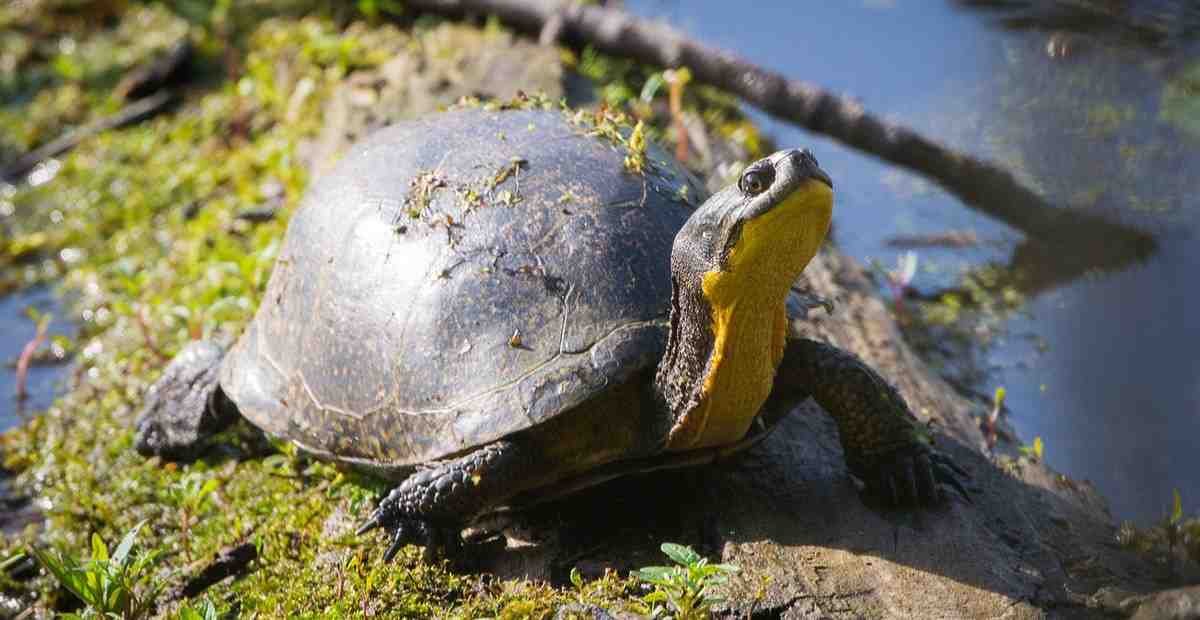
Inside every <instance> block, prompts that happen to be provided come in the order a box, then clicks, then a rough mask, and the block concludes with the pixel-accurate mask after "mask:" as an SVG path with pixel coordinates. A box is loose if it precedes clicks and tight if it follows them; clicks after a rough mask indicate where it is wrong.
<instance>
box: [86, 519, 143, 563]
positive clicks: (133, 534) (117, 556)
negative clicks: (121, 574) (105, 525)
mask: <svg viewBox="0 0 1200 620" xmlns="http://www.w3.org/2000/svg"><path fill="white" fill-rule="evenodd" d="M145 524H146V522H145V521H140V522H139V523H138V524H137V525H135V526H133V529H132V530H129V533H128V534H126V535H125V538H122V539H121V544H119V545H117V550H116V552H115V553H113V556H112V560H113V562H114V563H116V564H119V565H122V566H123V565H124V564H125V559H126V558H127V557H129V550H130V549H133V542H134V540H136V539H137V535H138V531H140V530H141V529H142V526H143V525H145ZM94 543H95V539H93V544H94ZM101 544H103V543H101Z"/></svg>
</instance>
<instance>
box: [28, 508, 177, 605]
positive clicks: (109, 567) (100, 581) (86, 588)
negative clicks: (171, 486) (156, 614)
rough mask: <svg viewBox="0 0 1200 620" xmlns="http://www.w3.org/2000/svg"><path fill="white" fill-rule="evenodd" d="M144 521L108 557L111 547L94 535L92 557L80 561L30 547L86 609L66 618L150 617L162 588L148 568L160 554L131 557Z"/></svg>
mask: <svg viewBox="0 0 1200 620" xmlns="http://www.w3.org/2000/svg"><path fill="white" fill-rule="evenodd" d="M144 524H145V522H144V521H143V522H141V523H138V524H137V525H136V526H134V528H133V529H132V530H130V531H129V533H128V534H126V535H125V538H123V539H121V543H120V544H119V545H117V549H116V551H114V552H113V553H112V555H109V553H108V545H106V544H104V541H103V540H102V539H101V538H100V536H99V535H98V534H92V557H91V558H90V559H88V560H80V559H79V558H76V557H75V556H73V555H71V554H70V553H69V552H66V551H62V550H57V551H54V552H49V551H43V550H41V549H37V548H35V547H32V546H31V547H29V554H30V555H32V556H33V557H35V558H37V561H38V562H39V563H40V564H41V565H42V566H43V567H45V569H46V570H47V571H49V572H50V574H52V575H54V578H55V579H57V580H58V581H59V583H61V584H62V585H63V587H65V588H66V589H67V590H69V591H70V592H71V593H72V594H74V595H75V596H76V597H78V598H79V600H80V601H82V602H83V604H84V605H86V606H87V608H86V609H85V610H84V612H83V613H82V614H65V615H64V616H63V617H65V618H127V619H136V618H143V617H146V616H147V615H149V613H150V611H151V610H152V609H153V608H154V599H155V598H156V597H157V595H158V591H159V589H160V587H161V586H160V585H159V584H157V583H154V582H149V583H147V584H145V585H144V586H143V587H141V588H140V592H139V587H138V586H139V585H141V584H142V582H143V581H147V578H148V577H149V571H148V569H149V568H150V567H151V566H152V565H153V564H154V561H155V560H156V559H157V558H158V554H157V553H141V554H138V555H137V556H134V555H132V553H131V552H132V551H133V543H134V541H135V540H136V539H137V535H138V531H140V530H141V529H142V526H143V525H144Z"/></svg>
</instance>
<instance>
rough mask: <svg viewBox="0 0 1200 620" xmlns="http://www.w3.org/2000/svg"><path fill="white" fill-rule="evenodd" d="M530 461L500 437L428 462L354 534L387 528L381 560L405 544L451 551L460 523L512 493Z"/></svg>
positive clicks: (529, 472)
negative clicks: (455, 455) (387, 540)
mask: <svg viewBox="0 0 1200 620" xmlns="http://www.w3.org/2000/svg"><path fill="white" fill-rule="evenodd" d="M535 460H536V459H534V458H533V455H532V454H531V452H530V450H529V449H527V448H526V447H525V446H523V445H522V444H520V443H519V442H516V441H510V440H501V441H497V442H494V443H490V444H487V445H485V446H483V447H481V448H478V449H476V450H475V451H473V452H471V453H469V454H467V455H466V456H462V457H460V458H457V459H453V460H447V461H440V462H436V463H433V464H431V465H429V466H427V467H426V468H424V469H421V470H419V471H417V472H416V473H414V474H412V475H410V476H409V477H408V478H406V479H405V480H404V482H402V483H400V486H397V487H396V488H394V489H392V491H391V492H390V493H388V494H387V497H385V498H383V501H381V502H380V503H379V507H378V508H376V509H375V512H373V513H372V514H371V517H370V518H369V519H368V520H367V522H366V523H364V524H363V525H362V526H361V527H359V528H358V531H357V534H359V535H361V534H364V533H366V532H369V531H371V530H374V529H376V528H383V529H384V530H386V531H387V532H388V534H389V536H390V537H391V542H390V544H389V545H388V548H387V550H386V551H385V552H384V554H383V558H384V560H385V561H388V560H391V559H392V557H393V556H395V555H396V553H397V552H398V551H400V549H401V548H402V547H403V546H404V545H406V544H415V545H420V546H423V547H425V552H426V557H430V556H433V555H438V554H445V555H453V554H454V552H455V551H457V550H458V548H459V547H460V546H461V545H462V538H461V534H462V529H463V526H464V525H466V524H467V523H468V522H470V521H471V520H472V519H473V518H475V517H476V516H478V515H479V514H481V513H482V512H484V511H485V510H486V509H488V508H491V507H494V506H496V505H499V504H500V503H501V502H502V501H504V500H505V499H507V498H509V497H511V496H513V495H514V494H516V492H518V491H519V490H520V489H521V485H520V481H522V480H528V479H530V478H531V477H533V476H534V475H535V473H536V472H535V468H536V465H535Z"/></svg>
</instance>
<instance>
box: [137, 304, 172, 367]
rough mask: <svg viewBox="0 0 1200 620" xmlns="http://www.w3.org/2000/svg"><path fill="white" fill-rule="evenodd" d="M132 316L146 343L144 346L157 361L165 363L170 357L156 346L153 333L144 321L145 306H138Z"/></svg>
mask: <svg viewBox="0 0 1200 620" xmlns="http://www.w3.org/2000/svg"><path fill="white" fill-rule="evenodd" d="M134 317H135V319H136V320H137V325H138V329H139V330H141V332H142V341H143V342H144V343H145V344H146V348H147V349H149V351H150V352H151V353H153V354H154V357H156V358H158V361H159V363H161V364H165V363H167V361H169V360H170V358H169V357H167V354H166V353H163V352H162V349H160V348H158V342H156V341H155V340H154V334H153V333H152V332H151V330H150V324H149V322H147V321H146V308H145V307H140V308H138V311H137V314H135V315H134Z"/></svg>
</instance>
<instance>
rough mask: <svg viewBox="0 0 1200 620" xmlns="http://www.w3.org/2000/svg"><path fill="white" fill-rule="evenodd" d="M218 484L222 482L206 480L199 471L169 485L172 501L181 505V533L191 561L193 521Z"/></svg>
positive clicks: (202, 509) (186, 555)
mask: <svg viewBox="0 0 1200 620" xmlns="http://www.w3.org/2000/svg"><path fill="white" fill-rule="evenodd" d="M218 486H220V483H219V482H218V481H217V479H216V478H209V479H207V480H206V479H205V478H204V477H203V476H202V475H200V474H199V473H191V474H188V475H186V476H184V477H183V478H181V479H180V480H179V481H178V482H175V483H172V484H171V486H169V487H167V496H168V497H169V498H170V500H171V503H172V504H174V505H176V506H178V507H179V533H180V536H181V537H182V541H181V542H182V544H183V554H184V557H186V558H187V560H188V561H189V562H191V561H192V546H191V531H192V521H193V520H195V518H196V517H197V516H199V514H200V513H202V512H203V511H204V509H205V508H206V507H207V505H208V501H209V497H208V496H209V495H212V492H213V491H216V490H217V487H218Z"/></svg>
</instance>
